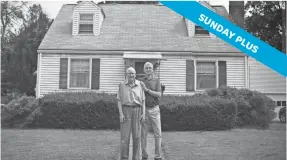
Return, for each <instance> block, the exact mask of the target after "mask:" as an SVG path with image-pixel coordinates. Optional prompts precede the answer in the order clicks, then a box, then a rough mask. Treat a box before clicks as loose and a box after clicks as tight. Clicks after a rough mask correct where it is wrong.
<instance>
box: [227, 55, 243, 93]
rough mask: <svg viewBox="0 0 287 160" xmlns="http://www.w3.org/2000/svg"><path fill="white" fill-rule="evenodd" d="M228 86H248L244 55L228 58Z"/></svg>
mask: <svg viewBox="0 0 287 160" xmlns="http://www.w3.org/2000/svg"><path fill="white" fill-rule="evenodd" d="M226 68H227V71H226V72H227V86H230V87H236V88H246V81H245V80H246V78H245V77H246V74H245V61H244V57H236V58H226Z"/></svg>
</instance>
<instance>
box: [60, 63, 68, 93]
mask: <svg viewBox="0 0 287 160" xmlns="http://www.w3.org/2000/svg"><path fill="white" fill-rule="evenodd" d="M59 78H60V80H59V88H60V89H67V85H68V83H67V81H68V58H61V59H60V77H59Z"/></svg>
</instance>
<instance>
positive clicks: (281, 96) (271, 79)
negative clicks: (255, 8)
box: [229, 1, 287, 107]
mask: <svg viewBox="0 0 287 160" xmlns="http://www.w3.org/2000/svg"><path fill="white" fill-rule="evenodd" d="M229 13H230V15H231V17H232V18H233V20H234V23H235V24H237V25H238V26H240V27H241V28H243V27H244V2H243V1H230V2H229ZM285 43H286V42H285ZM283 46H284V45H283ZM285 52H286V50H285ZM247 59H248V61H247V66H248V71H247V72H248V74H249V76H248V86H247V88H249V89H251V90H256V91H259V92H261V93H265V94H266V95H267V96H268V97H270V98H271V99H273V101H274V102H275V103H276V105H277V106H278V107H283V106H286V83H287V81H286V80H287V79H286V77H284V76H282V75H281V74H279V73H277V72H276V71H274V70H272V69H270V68H269V67H267V66H265V65H264V64H262V63H261V62H259V61H257V60H256V59H254V58H252V57H247ZM282 67H284V66H282Z"/></svg>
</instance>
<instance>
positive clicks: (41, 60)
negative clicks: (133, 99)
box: [36, 1, 253, 97]
mask: <svg viewBox="0 0 287 160" xmlns="http://www.w3.org/2000/svg"><path fill="white" fill-rule="evenodd" d="M204 5H208V4H204ZM208 8H210V9H212V10H213V11H215V12H217V13H218V14H220V15H222V16H224V17H225V18H227V19H229V20H230V16H229V14H228V12H227V10H226V9H225V8H224V7H223V6H208ZM146 61H151V62H152V63H154V64H156V65H157V66H158V67H157V69H156V73H157V75H158V77H159V78H160V80H161V82H162V83H164V85H165V86H166V88H165V94H180V95H186V94H194V93H196V92H200V91H202V90H204V89H207V88H214V87H219V86H221V85H223V86H225V85H227V86H231V87H237V88H248V87H249V86H250V87H251V86H252V85H253V84H249V80H250V77H249V67H248V63H249V60H248V58H247V56H246V55H245V54H244V53H242V52H240V51H239V50H237V49H236V48H234V47H232V46H231V45H229V44H227V43H226V42H224V41H223V40H221V39H219V38H217V37H215V36H214V35H212V34H210V33H209V32H208V31H206V30H204V29H202V28H201V27H199V26H197V25H196V24H194V23H193V22H191V21H189V20H187V19H185V18H184V17H182V16H180V15H178V14H177V13H175V12H173V11H172V10H170V9H169V8H167V7H165V6H163V5H155V4H145V5H142V4H99V5H97V4H95V3H93V2H89V1H83V2H81V3H79V4H66V5H63V6H62V8H61V10H60V11H59V13H58V15H57V17H56V19H55V21H54V22H53V24H52V25H51V27H50V29H49V31H48V32H47V34H46V36H45V38H44V39H43V41H42V43H41V45H40V46H39V48H38V69H37V88H36V90H37V97H41V96H43V95H45V94H48V93H50V92H63V91H95V92H107V93H116V92H117V89H118V84H119V83H120V81H122V80H124V78H125V70H126V68H127V67H129V66H133V67H135V69H136V71H137V77H140V76H141V74H142V73H143V64H144V63H145V62H146ZM251 71H252V70H251Z"/></svg>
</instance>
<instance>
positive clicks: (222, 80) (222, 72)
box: [218, 61, 227, 87]
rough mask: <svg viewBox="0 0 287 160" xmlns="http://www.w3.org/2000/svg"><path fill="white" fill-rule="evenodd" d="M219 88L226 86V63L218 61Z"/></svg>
mask: <svg viewBox="0 0 287 160" xmlns="http://www.w3.org/2000/svg"><path fill="white" fill-rule="evenodd" d="M218 67H219V83H218V84H219V87H221V86H226V85H227V74H226V61H218Z"/></svg>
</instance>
